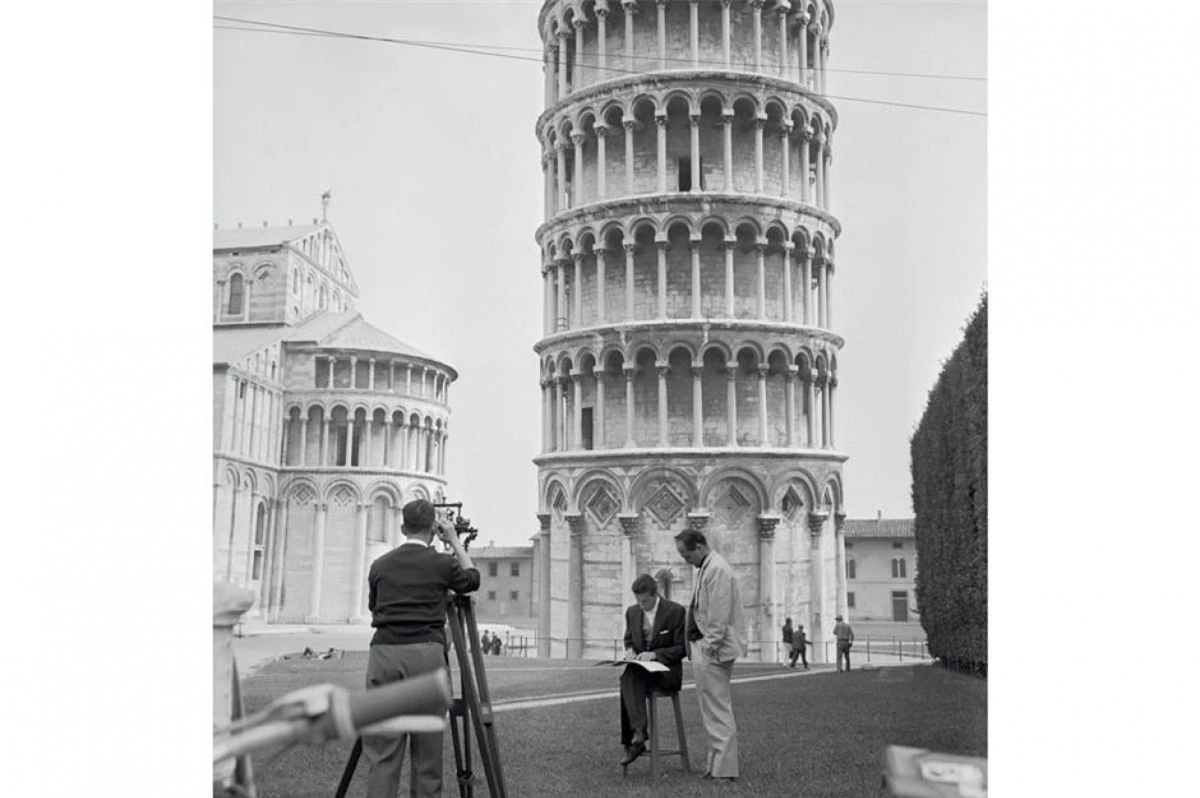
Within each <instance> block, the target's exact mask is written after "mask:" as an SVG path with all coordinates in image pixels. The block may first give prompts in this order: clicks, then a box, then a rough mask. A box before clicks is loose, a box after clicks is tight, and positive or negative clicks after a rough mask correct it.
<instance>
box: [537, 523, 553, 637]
mask: <svg viewBox="0 0 1200 798" xmlns="http://www.w3.org/2000/svg"><path fill="white" fill-rule="evenodd" d="M538 553H539V555H540V558H539V560H538V570H539V574H540V576H541V586H540V587H541V589H540V590H539V591H538V656H539V657H549V656H550V513H538Z"/></svg>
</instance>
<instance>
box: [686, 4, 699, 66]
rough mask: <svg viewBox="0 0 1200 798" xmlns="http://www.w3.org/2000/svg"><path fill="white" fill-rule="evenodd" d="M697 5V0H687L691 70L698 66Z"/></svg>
mask: <svg viewBox="0 0 1200 798" xmlns="http://www.w3.org/2000/svg"><path fill="white" fill-rule="evenodd" d="M699 5H700V2H699V0H689V2H688V49H689V50H690V51H691V55H692V68H693V69H696V68H698V67H699V66H700V10H699Z"/></svg>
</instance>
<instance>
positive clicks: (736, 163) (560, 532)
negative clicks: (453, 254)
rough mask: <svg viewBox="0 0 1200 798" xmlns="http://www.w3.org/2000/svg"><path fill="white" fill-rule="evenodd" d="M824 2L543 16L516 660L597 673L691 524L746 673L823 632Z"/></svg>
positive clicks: (826, 548) (836, 500)
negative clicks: (730, 600)
mask: <svg viewBox="0 0 1200 798" xmlns="http://www.w3.org/2000/svg"><path fill="white" fill-rule="evenodd" d="M833 19H834V11H833V4H832V2H831V0H791V2H789V0H582V1H581V0H546V2H545V3H544V4H543V7H542V10H541V13H540V15H539V19H538V25H539V28H540V31H541V36H542V41H543V42H544V45H545V95H546V96H545V111H544V112H543V113H542V114H541V116H540V117H539V118H538V120H537V136H538V139H539V140H540V142H541V144H542V147H543V157H542V169H543V173H544V176H545V220H544V222H543V223H542V224H541V226H539V227H538V229H537V233H536V238H537V242H538V246H539V248H540V251H541V254H542V263H541V269H542V279H543V283H544V289H545V319H544V335H543V337H542V339H541V340H540V341H538V342H537V344H536V345H535V347H534V350H535V351H536V352H537V355H538V358H539V361H540V374H541V390H542V413H543V441H542V453H541V454H540V455H539V456H538V457H537V458H536V459H535V463H536V464H537V466H538V502H539V521H540V523H541V532H540V535H539V537H538V544H537V547H536V548H537V551H538V558H537V559H538V562H537V567H538V568H539V569H540V570H539V573H538V581H539V582H540V584H541V585H543V586H547V587H548V589H542V590H540V596H539V598H540V603H539V615H540V619H539V620H540V629H539V633H540V639H541V641H542V650H541V653H542V655H544V656H557V657H563V656H565V657H569V658H577V657H586V658H592V657H602V656H611V655H612V654H613V653H614V650H618V651H619V649H620V645H619V640H620V638H621V637H622V635H623V632H624V629H623V624H624V617H623V607H625V606H627V605H628V604H630V603H632V601H633V596H632V594H631V593H630V590H629V587H630V584H631V583H632V581H633V579H634V577H635V576H636V575H637V574H640V573H650V574H652V575H653V576H654V577H655V578H656V579H657V580H658V582H659V585H660V589H661V593H663V594H665V595H667V596H668V597H670V598H672V599H674V600H676V601H680V602H686V601H687V599H688V597H689V596H690V593H691V589H692V578H693V574H692V569H691V567H690V566H688V565H686V564H685V563H684V562H683V561H682V560H681V559H680V557H679V555H678V553H677V552H676V549H675V544H674V541H673V536H674V535H675V534H677V533H678V532H679V531H681V530H683V529H685V528H687V527H692V528H694V529H699V530H701V531H703V532H704V534H705V535H706V536H707V538H708V540H709V543H710V545H712V546H713V548H714V549H716V550H717V551H719V552H720V553H721V554H722V555H723V556H724V557H725V558H726V559H728V560H729V562H730V563H731V564H732V565H733V566H734V567H735V569H736V570H737V573H738V575H739V577H740V582H741V586H742V597H743V601H744V602H745V605H746V607H745V609H746V612H745V615H746V618H747V626H748V628H747V629H746V630H745V632H746V635H747V639H748V640H749V641H750V649H751V650H750V653H749V658H751V659H756V658H762V659H774V658H777V657H778V656H779V642H778V641H779V636H780V631H779V629H780V627H781V626H782V625H783V621H784V618H785V617H787V616H790V617H791V618H792V619H793V621H794V622H797V623H803V624H804V625H805V627H806V628H807V630H808V632H809V634H810V637H811V638H812V639H813V640H814V647H813V655H814V657H815V658H816V661H818V662H820V661H822V660H823V658H824V655H825V653H826V646H825V641H827V640H828V639H829V637H830V635H831V631H832V628H833V623H834V621H833V619H834V616H835V615H836V614H837V613H838V612H842V613H845V610H846V607H845V596H846V590H845V584H844V573H845V569H844V567H843V562H844V553H843V543H842V539H841V535H840V527H841V518H842V515H843V514H842V479H841V469H842V463H843V462H844V461H845V459H846V456H845V455H844V454H841V453H839V452H838V450H837V448H836V446H835V440H834V418H835V415H836V413H835V406H836V401H835V399H836V396H837V390H836V388H837V384H838V382H837V368H838V352H839V350H840V349H841V346H842V343H843V342H842V339H841V338H840V337H839V336H838V335H837V333H836V328H835V327H834V313H833V306H834V290H833V285H834V280H833V276H834V252H835V248H834V240H835V238H836V237H837V236H838V234H839V233H840V231H841V226H840V224H839V223H838V221H837V219H836V218H835V217H834V215H833V214H832V212H831V210H830V180H829V170H830V162H831V158H830V152H831V145H832V141H833V133H834V130H835V129H836V126H837V112H836V111H835V109H834V107H833V105H832V104H831V103H830V102H829V101H828V100H827V99H825V97H824V96H823V95H824V94H825V93H826V80H825V64H826V58H827V53H828V48H829V32H830V29H831V28H832V25H833Z"/></svg>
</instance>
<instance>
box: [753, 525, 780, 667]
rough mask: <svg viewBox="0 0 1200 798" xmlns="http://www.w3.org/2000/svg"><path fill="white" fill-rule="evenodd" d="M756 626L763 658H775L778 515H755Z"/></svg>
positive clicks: (776, 646) (776, 655) (767, 660)
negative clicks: (776, 534) (776, 537)
mask: <svg viewBox="0 0 1200 798" xmlns="http://www.w3.org/2000/svg"><path fill="white" fill-rule="evenodd" d="M757 520H758V628H759V629H760V630H761V637H762V661H763V662H775V661H776V660H777V659H778V653H779V652H778V650H777V649H778V644H777V640H778V638H777V637H776V635H777V634H778V633H779V630H778V627H779V626H780V625H781V624H779V623H776V620H777V619H776V618H775V528H776V527H777V526H779V520H780V519H779V516H775V515H760V516H759V517H758V519H757Z"/></svg>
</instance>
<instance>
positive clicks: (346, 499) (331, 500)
mask: <svg viewBox="0 0 1200 798" xmlns="http://www.w3.org/2000/svg"><path fill="white" fill-rule="evenodd" d="M362 500H363V494H362V489H361V488H359V487H358V485H357V484H355V483H354V482H353V481H352V480H349V479H332V480H330V481H329V483H328V484H326V485H325V490H324V491H322V493H321V501H323V502H324V503H326V504H339V505H343V506H344V505H347V504H361V503H362Z"/></svg>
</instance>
